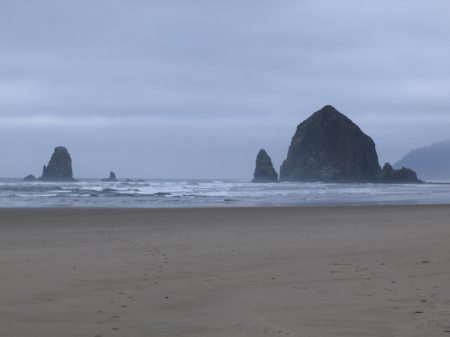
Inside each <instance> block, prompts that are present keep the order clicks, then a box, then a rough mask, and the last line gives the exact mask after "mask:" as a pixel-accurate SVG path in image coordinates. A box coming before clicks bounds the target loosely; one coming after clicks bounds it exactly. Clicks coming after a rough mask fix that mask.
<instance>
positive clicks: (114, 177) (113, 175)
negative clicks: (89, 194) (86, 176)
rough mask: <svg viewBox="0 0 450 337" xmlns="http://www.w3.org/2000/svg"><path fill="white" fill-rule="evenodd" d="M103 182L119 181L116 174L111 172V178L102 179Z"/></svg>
mask: <svg viewBox="0 0 450 337" xmlns="http://www.w3.org/2000/svg"><path fill="white" fill-rule="evenodd" d="M102 181H117V177H116V174H115V173H114V172H113V171H111V172H109V178H105V179H102Z"/></svg>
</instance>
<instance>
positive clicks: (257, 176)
mask: <svg viewBox="0 0 450 337" xmlns="http://www.w3.org/2000/svg"><path fill="white" fill-rule="evenodd" d="M276 181H278V173H277V172H276V171H275V169H274V167H273V164H272V160H271V159H270V157H269V155H268V154H267V152H266V151H265V150H263V149H261V150H259V152H258V155H257V156H256V168H255V173H254V174H253V182H254V183H270V182H276Z"/></svg>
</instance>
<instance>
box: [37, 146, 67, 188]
mask: <svg viewBox="0 0 450 337" xmlns="http://www.w3.org/2000/svg"><path fill="white" fill-rule="evenodd" d="M39 179H40V180H45V181H74V179H73V172H72V158H71V157H70V154H69V151H67V149H66V148H65V147H63V146H58V147H57V148H55V151H54V152H53V155H52V157H51V159H50V161H49V163H48V165H47V166H44V169H43V171H42V177H41V178H39Z"/></svg>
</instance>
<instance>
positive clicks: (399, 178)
mask: <svg viewBox="0 0 450 337" xmlns="http://www.w3.org/2000/svg"><path fill="white" fill-rule="evenodd" d="M378 180H379V182H381V183H393V184H417V183H420V182H421V181H420V180H419V179H418V178H417V174H416V172H414V171H413V170H411V169H409V168H406V167H402V168H401V169H399V170H394V169H393V168H392V165H391V164H389V163H386V164H384V166H383V170H382V171H381V173H380V174H379V176H378Z"/></svg>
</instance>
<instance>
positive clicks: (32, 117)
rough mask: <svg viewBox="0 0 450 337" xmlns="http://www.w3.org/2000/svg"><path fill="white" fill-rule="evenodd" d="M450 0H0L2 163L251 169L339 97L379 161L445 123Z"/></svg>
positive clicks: (231, 173) (22, 167)
mask: <svg viewBox="0 0 450 337" xmlns="http://www.w3.org/2000/svg"><path fill="white" fill-rule="evenodd" d="M449 11H450V3H449V2H448V1H439V0H436V1H433V3H432V4H430V3H429V2H424V1H419V0H408V1H406V0H405V1H402V0H399V1H395V2H393V1H387V0H381V1H364V2H362V1H357V0H353V1H349V0H343V1H339V2H336V1H333V0H327V1H325V0H322V1H321V0H310V1H308V0H306V1H282V2H280V1H264V0H263V1H261V0H259V1H256V0H255V1H253V0H249V1H245V2H243V1H226V2H225V1H189V2H187V1H181V0H180V1H170V2H169V1H137V0H136V1H133V0H131V1H119V0H103V1H102V0H99V1H87V0H86V1H83V0H78V1H64V2H61V1H56V0H55V1H46V0H42V1H39V2H30V1H21V0H11V1H9V0H2V1H0V41H1V43H0V142H1V144H2V145H1V146H0V156H1V158H2V165H0V176H3V177H21V176H25V175H26V174H28V173H33V174H36V175H39V174H40V173H41V170H42V166H43V165H44V164H46V163H47V161H48V160H49V158H50V155H51V153H52V151H53V148H54V147H55V146H58V145H64V146H66V147H67V148H68V149H69V151H70V153H71V155H72V158H73V164H74V174H75V177H103V176H106V175H107V174H108V173H109V171H110V170H114V171H115V172H116V173H117V174H118V176H119V177H145V178H238V179H249V178H250V177H251V175H252V173H253V169H254V160H255V156H256V153H257V151H258V150H259V148H265V149H266V150H267V151H268V153H269V154H270V155H271V156H272V159H273V162H274V164H275V166H276V167H279V166H280V165H281V162H282V160H283V159H284V158H285V157H286V153H287V149H288V146H289V142H290V139H291V137H292V135H293V134H294V131H295V128H296V126H297V125H298V124H299V123H300V122H301V121H303V120H304V119H305V118H307V117H308V116H309V115H310V114H311V113H313V112H314V111H316V110H318V109H320V108H321V107H322V106H324V105H326V104H332V105H333V106H335V107H336V108H337V109H338V110H339V111H341V112H342V113H344V114H346V115H347V116H348V117H350V118H351V119H352V120H353V121H354V122H355V123H357V124H358V125H359V126H360V127H361V128H362V129H363V131H365V132H366V133H367V134H369V135H370V136H371V137H372V138H373V139H374V141H375V142H376V144H377V150H378V154H379V157H380V161H381V162H384V161H391V162H395V161H397V160H398V159H400V158H401V157H402V156H403V155H404V154H406V153H407V152H409V151H410V150H411V149H413V148H417V147H422V146H425V145H428V144H431V143H433V142H437V141H441V140H444V139H447V138H449V137H448V130H449V127H450V111H449V107H450V95H449V93H448V88H450V66H449V65H450V64H449V63H450V44H449V43H448V36H450V21H449V20H448V13H449Z"/></svg>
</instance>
